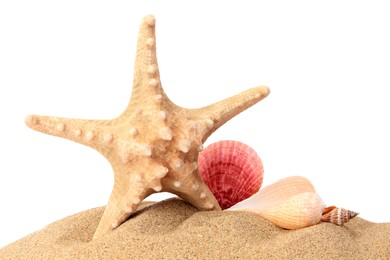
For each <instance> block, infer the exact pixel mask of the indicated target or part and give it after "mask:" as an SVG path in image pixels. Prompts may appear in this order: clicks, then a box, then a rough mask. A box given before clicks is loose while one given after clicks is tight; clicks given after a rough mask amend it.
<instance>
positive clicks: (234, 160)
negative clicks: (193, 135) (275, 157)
mask: <svg viewBox="0 0 390 260" xmlns="http://www.w3.org/2000/svg"><path fill="white" fill-rule="evenodd" d="M198 169H199V173H200V175H201V176H202V178H203V180H204V182H205V183H206V184H207V186H208V187H209V188H210V190H211V192H212V193H213V194H214V196H215V197H216V199H217V200H218V203H219V205H220V206H221V208H222V209H227V208H229V207H231V206H233V205H235V204H236V203H238V202H240V201H242V200H245V199H246V198H249V197H250V196H252V195H253V194H255V193H256V192H258V191H259V189H260V187H261V184H262V182H263V172H264V169H263V164H262V162H261V159H260V158H259V156H258V155H257V153H256V152H255V151H254V150H253V149H252V148H251V147H249V146H248V145H246V144H244V143H241V142H238V141H230V140H224V141H219V142H216V143H213V144H211V145H209V146H207V147H206V148H205V149H204V150H203V151H202V152H201V153H200V154H199V158H198Z"/></svg>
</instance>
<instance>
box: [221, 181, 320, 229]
mask: <svg viewBox="0 0 390 260" xmlns="http://www.w3.org/2000/svg"><path fill="white" fill-rule="evenodd" d="M323 209H324V203H323V202H322V200H321V198H320V196H319V195H318V194H317V193H316V191H315V189H314V187H313V185H312V184H311V183H310V181H309V180H307V179H306V178H304V177H300V176H293V177H288V178H285V179H282V180H280V181H278V182H276V183H274V184H271V185H269V186H267V187H264V188H263V189H261V190H260V191H259V192H257V193H256V194H255V195H253V196H252V197H250V198H248V199H246V200H244V201H242V202H240V203H238V204H236V205H235V206H233V207H231V208H229V209H228V210H240V211H249V212H254V213H256V214H258V215H259V216H261V217H263V218H265V219H267V220H268V221H270V222H272V223H274V224H275V225H278V226H280V227H282V228H285V229H299V228H304V227H308V226H312V225H315V224H318V223H319V222H320V221H321V217H322V212H323Z"/></svg>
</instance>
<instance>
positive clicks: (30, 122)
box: [24, 115, 38, 128]
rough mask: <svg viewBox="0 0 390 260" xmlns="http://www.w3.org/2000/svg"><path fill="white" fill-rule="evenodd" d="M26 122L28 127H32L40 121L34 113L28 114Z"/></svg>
mask: <svg viewBox="0 0 390 260" xmlns="http://www.w3.org/2000/svg"><path fill="white" fill-rule="evenodd" d="M24 122H25V124H26V125H27V126H28V127H30V128H32V127H33V126H34V125H35V124H37V123H38V119H37V118H36V117H35V116H33V115H28V116H27V117H26V119H25V120H24Z"/></svg>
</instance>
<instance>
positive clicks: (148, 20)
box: [144, 15, 156, 26]
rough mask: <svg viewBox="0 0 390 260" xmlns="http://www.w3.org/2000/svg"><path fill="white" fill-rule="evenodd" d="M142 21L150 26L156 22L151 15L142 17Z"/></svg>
mask: <svg viewBox="0 0 390 260" xmlns="http://www.w3.org/2000/svg"><path fill="white" fill-rule="evenodd" d="M144 22H145V23H147V24H148V25H150V26H154V25H155V24H156V18H155V17H154V16H153V15H147V16H145V18H144Z"/></svg>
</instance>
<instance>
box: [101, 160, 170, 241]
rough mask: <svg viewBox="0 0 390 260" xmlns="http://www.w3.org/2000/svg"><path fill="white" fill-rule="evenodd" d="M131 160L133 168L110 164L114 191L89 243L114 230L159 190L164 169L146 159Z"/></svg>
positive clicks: (114, 161)
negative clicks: (113, 178) (133, 162)
mask: <svg viewBox="0 0 390 260" xmlns="http://www.w3.org/2000/svg"><path fill="white" fill-rule="evenodd" d="M134 160H135V161H137V163H136V164H127V163H126V164H124V163H123V162H122V161H121V160H111V161H110V163H111V165H112V168H113V170H114V176H115V180H114V187H113V190H112V193H111V196H110V199H109V201H108V204H107V206H106V208H105V210H104V213H103V216H102V218H101V220H100V222H99V225H98V227H97V229H96V231H95V234H94V236H93V239H97V238H100V237H102V236H103V235H105V234H106V233H108V232H110V231H111V230H113V229H115V228H117V227H118V226H119V225H121V224H122V223H123V222H125V221H126V220H127V218H128V217H129V216H130V215H131V214H132V213H134V212H135V211H136V210H137V208H138V205H139V203H140V202H141V201H143V200H144V199H145V198H146V197H147V196H149V195H150V194H152V193H154V192H159V191H161V190H162V183H161V181H162V179H163V178H164V177H165V176H166V175H167V173H168V168H166V167H164V166H163V165H160V164H158V163H157V162H155V161H154V160H153V159H151V158H149V157H148V156H146V157H145V156H139V157H137V158H136V159H134ZM145 165H148V167H145Z"/></svg>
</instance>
